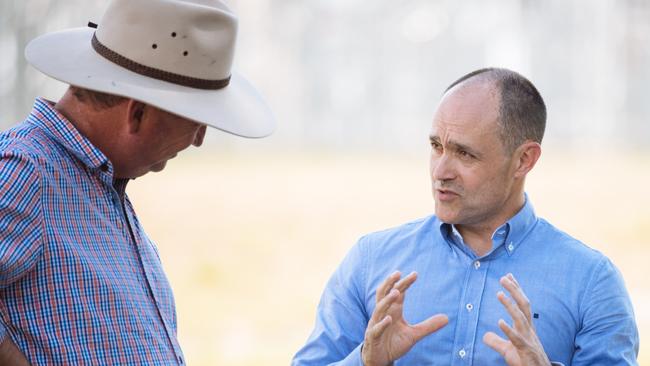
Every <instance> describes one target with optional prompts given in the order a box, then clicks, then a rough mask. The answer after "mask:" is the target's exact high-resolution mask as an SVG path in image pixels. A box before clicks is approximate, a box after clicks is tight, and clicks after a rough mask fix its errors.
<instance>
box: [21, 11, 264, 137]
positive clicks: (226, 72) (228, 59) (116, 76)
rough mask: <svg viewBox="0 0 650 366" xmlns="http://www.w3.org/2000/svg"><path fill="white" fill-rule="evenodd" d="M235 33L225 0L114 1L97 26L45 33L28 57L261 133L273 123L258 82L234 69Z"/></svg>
mask: <svg viewBox="0 0 650 366" xmlns="http://www.w3.org/2000/svg"><path fill="white" fill-rule="evenodd" d="M90 25H91V26H93V24H90ZM236 36H237V17H236V16H235V14H233V12H232V11H231V10H230V9H228V7H227V6H226V5H225V4H224V3H223V2H221V1H220V0H185V1H179V0H112V1H111V3H110V4H109V6H108V9H107V10H106V12H105V13H104V16H103V18H102V20H101V21H100V22H99V24H98V25H97V26H96V29H95V28H93V27H87V28H76V29H69V30H64V31H60V32H55V33H49V34H45V35H43V36H40V37H38V38H36V39H34V40H32V41H31V42H30V43H29V44H28V45H27V47H26V49H25V57H26V58H27V61H28V62H29V63H30V64H31V65H32V66H34V67H35V68H36V69H38V70H39V71H41V72H43V73H44V74H46V75H48V76H50V77H52V78H54V79H57V80H60V81H62V82H65V83H67V84H70V85H75V86H78V87H82V88H85V89H90V90H95V91H99V92H104V93H109V94H115V95H120V96H124V97H128V98H132V99H135V100H138V101H141V102H143V103H146V104H150V105H153V106H155V107H158V108H160V109H163V110H166V111H168V112H170V113H174V114H177V115H179V116H182V117H185V118H188V119H190V120H193V121H196V122H199V123H203V124H207V125H209V126H212V127H215V128H218V129H220V130H223V131H226V132H229V133H232V134H235V135H239V136H244V137H264V136H267V135H269V134H271V133H272V132H273V130H274V126H275V121H274V119H273V114H272V113H271V110H270V108H269V107H268V105H267V104H266V102H265V101H264V98H263V97H262V96H261V95H260V94H259V93H258V92H257V90H256V89H255V87H253V85H251V83H249V82H248V81H247V80H246V79H245V78H243V77H242V76H241V75H239V74H238V73H237V72H235V71H233V70H232V63H233V57H234V51H235V41H236Z"/></svg>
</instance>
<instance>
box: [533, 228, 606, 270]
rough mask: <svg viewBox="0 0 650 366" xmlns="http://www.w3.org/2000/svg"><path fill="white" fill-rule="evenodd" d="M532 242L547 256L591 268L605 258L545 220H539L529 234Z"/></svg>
mask: <svg viewBox="0 0 650 366" xmlns="http://www.w3.org/2000/svg"><path fill="white" fill-rule="evenodd" d="M530 239H532V241H535V242H538V243H537V244H538V247H543V248H545V249H546V250H544V252H546V253H547V254H548V255H551V256H553V257H556V258H558V259H561V258H565V259H566V260H568V261H573V262H575V261H580V262H581V263H583V264H591V265H592V266H598V265H601V264H602V263H603V262H604V261H606V260H607V257H606V256H605V255H604V254H603V253H601V252H600V251H598V250H596V249H593V248H591V247H590V246H589V245H587V244H585V243H584V242H582V241H581V240H579V239H576V238H575V237H573V236H572V235H570V234H568V233H566V232H565V231H563V230H561V229H559V228H557V227H556V226H554V225H552V224H551V223H550V222H548V221H546V220H545V219H542V218H539V219H538V222H537V225H536V227H535V228H534V230H533V232H532V233H531V238H530Z"/></svg>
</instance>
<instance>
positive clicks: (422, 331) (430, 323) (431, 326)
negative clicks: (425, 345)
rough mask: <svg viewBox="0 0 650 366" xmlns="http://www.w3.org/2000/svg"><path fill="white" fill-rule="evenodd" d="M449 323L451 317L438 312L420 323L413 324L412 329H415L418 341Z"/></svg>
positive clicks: (414, 332)
mask: <svg viewBox="0 0 650 366" xmlns="http://www.w3.org/2000/svg"><path fill="white" fill-rule="evenodd" d="M447 323H449V319H448V318H447V315H445V314H436V315H434V316H432V317H430V318H429V319H427V320H424V321H422V322H420V323H418V324H415V325H413V326H412V329H413V336H414V338H415V341H416V342H417V341H419V340H420V339H422V338H424V337H426V336H428V335H429V334H431V333H433V332H435V331H437V330H438V329H440V328H442V327H444V326H445V325H447Z"/></svg>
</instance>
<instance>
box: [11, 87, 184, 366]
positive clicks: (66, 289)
mask: <svg viewBox="0 0 650 366" xmlns="http://www.w3.org/2000/svg"><path fill="white" fill-rule="evenodd" d="M126 183H127V180H118V179H114V178H113V167H112V165H111V162H110V161H109V160H108V158H107V157H106V156H105V155H104V154H103V153H102V152H101V151H99V150H98V149H97V148H95V147H94V146H93V145H92V144H91V143H90V142H89V141H88V140H87V139H86V138H85V137H83V136H82V135H81V134H80V133H79V132H78V131H77V130H76V129H75V128H74V126H73V125H72V124H71V123H70V122H69V121H68V120H66V118H65V117H64V116H62V115H61V114H59V113H58V112H57V111H56V110H55V109H54V108H53V107H52V105H51V104H50V103H49V102H47V101H45V100H44V99H37V100H36V102H35V105H34V109H33V111H32V112H31V114H30V116H29V117H28V118H27V120H26V121H25V122H23V123H21V124H19V125H18V126H16V127H14V128H12V129H10V130H8V131H6V132H4V133H2V134H0V341H3V340H4V339H5V338H6V337H10V338H11V339H12V340H13V341H14V343H15V344H16V345H17V346H18V347H19V348H20V349H21V350H22V352H23V353H24V354H25V355H26V356H27V358H28V359H29V361H30V362H31V363H32V364H34V365H46V364H47V365H142V364H165V365H178V364H182V363H183V354H182V352H181V348H180V346H179V344H178V341H177V339H176V314H175V306H174V299H173V297H172V292H171V289H170V287H169V283H168V282H167V279H166V278H165V275H164V273H163V270H162V267H161V263H160V258H159V257H158V253H157V250H156V247H155V245H154V244H153V243H152V242H151V240H149V238H148V237H147V236H146V234H145V233H144V231H143V229H142V226H141V225H140V223H139V222H138V219H137V217H136V215H135V212H134V210H133V207H132V206H131V202H130V201H129V199H128V197H127V195H126V193H125V188H126Z"/></svg>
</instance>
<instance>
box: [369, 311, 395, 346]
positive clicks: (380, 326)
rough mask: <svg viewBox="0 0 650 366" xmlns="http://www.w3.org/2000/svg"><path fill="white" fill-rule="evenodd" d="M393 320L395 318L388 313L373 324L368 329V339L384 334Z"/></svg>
mask: <svg viewBox="0 0 650 366" xmlns="http://www.w3.org/2000/svg"><path fill="white" fill-rule="evenodd" d="M392 322H393V318H392V317H391V316H390V315H386V316H385V317H384V318H383V319H382V320H381V321H380V322H379V323H377V324H375V325H373V326H371V327H370V328H369V329H368V331H367V334H368V339H370V340H372V339H376V338H379V337H380V336H381V335H382V334H384V331H385V330H386V328H388V326H389V325H390V323H392Z"/></svg>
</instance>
